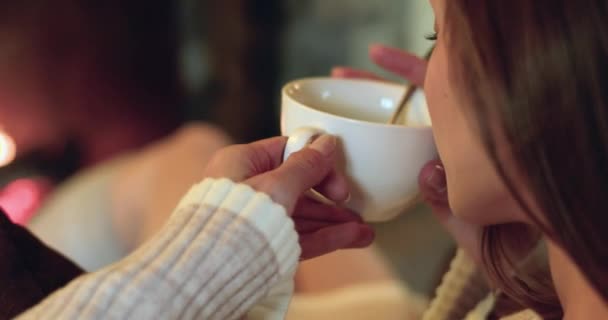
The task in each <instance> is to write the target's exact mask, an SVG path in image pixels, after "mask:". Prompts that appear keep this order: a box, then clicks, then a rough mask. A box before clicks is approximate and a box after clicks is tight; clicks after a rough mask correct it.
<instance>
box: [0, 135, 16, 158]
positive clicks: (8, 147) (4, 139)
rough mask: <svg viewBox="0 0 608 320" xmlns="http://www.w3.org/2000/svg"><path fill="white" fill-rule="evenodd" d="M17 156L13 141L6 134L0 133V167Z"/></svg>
mask: <svg viewBox="0 0 608 320" xmlns="http://www.w3.org/2000/svg"><path fill="white" fill-rule="evenodd" d="M16 155H17V145H16V144H15V140H13V138H12V137H11V136H9V135H8V134H7V133H6V132H4V131H0V167H4V166H6V165H8V164H10V163H11V162H13V160H15V156H16Z"/></svg>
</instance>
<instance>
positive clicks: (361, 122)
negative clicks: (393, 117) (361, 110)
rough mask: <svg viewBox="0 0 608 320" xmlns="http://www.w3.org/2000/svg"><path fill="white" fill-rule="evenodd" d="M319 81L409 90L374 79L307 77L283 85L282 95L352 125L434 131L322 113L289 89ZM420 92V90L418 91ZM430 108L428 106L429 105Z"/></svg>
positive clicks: (425, 127) (426, 127)
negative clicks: (300, 84)
mask: <svg viewBox="0 0 608 320" xmlns="http://www.w3.org/2000/svg"><path fill="white" fill-rule="evenodd" d="M319 80H323V81H328V80H330V81H338V82H359V83H370V84H374V85H383V86H388V87H393V88H398V89H400V90H403V91H404V92H405V90H406V89H407V87H408V86H407V85H401V84H398V83H391V82H387V81H386V82H385V81H381V80H372V79H346V78H332V77H306V78H300V79H295V80H292V81H289V82H287V83H286V84H285V85H283V88H282V89H281V93H282V95H283V97H285V98H287V99H289V100H291V101H292V102H294V103H296V104H297V105H298V106H300V107H301V108H304V109H306V110H309V111H312V112H315V113H319V114H322V115H324V116H328V117H330V118H334V119H336V120H341V121H345V122H349V123H352V124H356V125H360V126H366V127H373V128H384V129H389V130H406V129H407V130H420V131H428V130H431V129H432V125H431V124H429V125H425V126H404V125H399V124H388V123H379V122H372V121H365V120H357V119H352V118H347V117H343V116H339V115H335V114H333V113H329V112H326V111H322V110H319V109H316V108H313V107H310V106H307V105H306V104H304V103H302V102H300V101H298V100H297V99H296V98H295V97H294V96H293V95H292V94H290V93H289V92H288V91H287V89H289V88H291V87H293V86H294V85H295V84H296V83H301V82H313V81H319ZM418 90H420V89H418ZM281 108H283V106H281ZM427 108H428V105H427Z"/></svg>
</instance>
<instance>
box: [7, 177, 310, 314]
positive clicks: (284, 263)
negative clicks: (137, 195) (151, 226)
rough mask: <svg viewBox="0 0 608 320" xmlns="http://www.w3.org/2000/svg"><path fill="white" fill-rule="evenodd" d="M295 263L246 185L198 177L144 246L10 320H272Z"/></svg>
mask: <svg viewBox="0 0 608 320" xmlns="http://www.w3.org/2000/svg"><path fill="white" fill-rule="evenodd" d="M299 257H300V247H299V244H298V236H297V233H296V232H295V229H294V225H293V222H292V220H291V219H290V218H289V217H288V216H287V215H286V212H285V209H284V208H283V207H282V206H280V205H278V204H276V203H274V202H273V201H272V200H271V199H270V198H269V197H268V196H267V195H265V194H262V193H258V192H256V191H254V190H253V189H251V188H250V187H248V186H246V185H242V184H235V183H233V182H231V181H229V180H226V179H221V180H212V179H207V180H205V181H203V182H202V183H200V184H198V185H195V186H194V187H193V188H192V189H191V190H190V191H189V192H188V193H187V195H186V196H185V197H184V198H183V199H182V200H181V202H180V203H179V205H178V206H177V208H176V209H175V211H174V213H173V215H172V216H171V218H170V219H169V221H168V223H167V224H166V226H165V227H164V228H163V229H162V230H161V231H160V232H159V234H157V235H156V236H155V237H154V238H153V239H152V240H151V241H149V242H148V243H146V244H145V245H143V246H142V247H141V248H140V249H138V250H137V251H135V252H134V253H133V254H131V255H129V256H128V257H126V258H125V259H123V260H121V261H119V262H118V263H116V264H113V265H111V266H109V267H107V268H104V269H102V270H100V271H98V272H94V273H89V274H86V275H83V276H81V277H79V278H77V279H76V280H74V281H72V282H71V283H70V284H68V285H67V286H66V287H64V288H62V289H61V290H59V291H57V292H55V293H54V294H53V295H51V296H49V297H48V298H47V299H46V300H44V301H43V302H42V303H40V304H39V305H37V306H35V307H34V308H32V309H30V310H28V311H27V312H25V313H24V314H22V315H21V316H20V317H19V319H240V318H243V317H244V316H247V318H248V319H282V318H283V317H284V315H285V313H286V310H287V307H288V305H289V300H290V298H291V295H292V292H293V275H294V272H295V268H296V265H297V263H298V260H299Z"/></svg>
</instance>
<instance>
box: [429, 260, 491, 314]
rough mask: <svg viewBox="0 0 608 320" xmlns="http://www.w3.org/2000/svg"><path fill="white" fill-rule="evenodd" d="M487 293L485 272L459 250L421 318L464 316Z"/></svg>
mask: <svg viewBox="0 0 608 320" xmlns="http://www.w3.org/2000/svg"><path fill="white" fill-rule="evenodd" d="M488 293H489V289H488V286H487V284H486V281H485V278H484V276H483V274H482V272H480V270H479V269H478V268H477V266H476V265H475V263H474V262H473V260H472V259H471V258H469V257H468V256H467V255H466V254H465V252H464V251H463V250H461V249H459V250H458V252H457V253H456V256H455V257H454V259H453V260H452V262H451V263H450V269H449V271H448V272H447V273H446V274H445V275H444V277H443V279H442V281H441V285H440V286H439V288H437V291H436V295H435V298H434V299H433V301H431V305H430V306H429V308H428V309H427V311H426V312H425V314H424V315H423V317H422V319H423V320H444V319H445V320H451V319H464V318H465V317H466V315H467V314H468V313H469V311H471V310H472V309H474V308H475V307H476V306H477V305H478V303H479V302H480V301H481V300H483V299H484V298H485V297H487V295H488ZM490 308H491V306H490ZM484 318H485V317H484Z"/></svg>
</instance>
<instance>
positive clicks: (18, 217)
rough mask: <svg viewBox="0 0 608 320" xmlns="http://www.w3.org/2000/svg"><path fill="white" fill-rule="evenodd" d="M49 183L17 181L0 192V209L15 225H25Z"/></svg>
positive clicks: (46, 191) (49, 188) (46, 190)
mask: <svg viewBox="0 0 608 320" xmlns="http://www.w3.org/2000/svg"><path fill="white" fill-rule="evenodd" d="M50 190H51V183H50V182H49V181H47V180H45V179H42V178H40V179H35V178H31V179H27V178H26V179H19V180H15V181H13V182H11V183H10V184H8V185H7V186H6V187H4V188H3V189H2V190H1V191H0V207H1V208H2V210H4V211H5V212H6V214H7V215H8V216H9V218H10V219H11V220H12V221H13V222H14V223H17V224H21V225H25V224H27V222H28V221H29V220H30V219H31V218H32V217H33V216H34V214H35V213H36V210H38V208H39V207H40V205H41V204H42V201H43V200H44V198H45V196H46V195H47V194H48V192H49V191H50Z"/></svg>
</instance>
